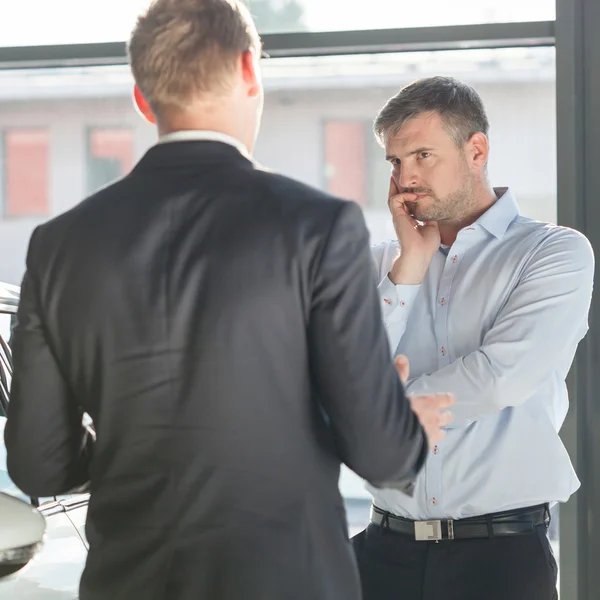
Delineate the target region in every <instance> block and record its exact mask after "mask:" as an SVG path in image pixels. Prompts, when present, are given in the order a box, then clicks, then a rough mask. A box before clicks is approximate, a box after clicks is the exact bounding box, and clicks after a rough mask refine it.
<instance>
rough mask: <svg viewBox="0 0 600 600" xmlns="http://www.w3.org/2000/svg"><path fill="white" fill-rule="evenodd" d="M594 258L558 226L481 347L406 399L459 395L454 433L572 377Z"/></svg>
mask: <svg viewBox="0 0 600 600" xmlns="http://www.w3.org/2000/svg"><path fill="white" fill-rule="evenodd" d="M593 276H594V255H593V250H592V247H591V245H590V243H589V242H588V241H587V239H586V238H585V237H584V236H583V235H581V234H580V233H578V232H576V231H574V230H570V229H566V228H556V229H555V230H554V231H553V232H551V233H550V235H548V236H547V237H546V238H545V240H544V241H543V242H542V243H541V244H540V245H539V246H538V248H537V249H536V251H535V252H534V253H533V254H532V256H531V258H530V259H529V260H528V263H527V264H526V265H525V268H524V271H523V275H522V277H521V279H520V282H519V284H518V285H517V286H516V288H515V289H514V291H513V292H512V294H511V295H510V297H509V299H508V301H507V303H506V305H505V306H504V308H503V309H502V310H501V311H500V313H499V314H498V316H497V318H496V320H495V322H494V324H493V326H492V328H491V329H490V330H489V331H488V333H487V334H486V335H485V337H484V339H483V343H482V345H481V347H480V348H479V349H477V350H476V351H474V352H471V353H470V354H467V355H466V356H463V357H461V358H459V359H457V360H455V361H454V362H452V363H451V364H450V365H448V366H446V367H444V368H442V369H440V370H439V371H436V372H435V373H432V374H431V375H423V376H421V377H418V378H417V379H415V380H413V381H411V382H410V384H409V386H408V388H407V393H409V394H411V395H415V394H429V393H436V392H451V393H453V394H455V395H456V405H455V406H454V407H453V409H452V413H453V415H454V422H453V424H452V425H451V428H456V427H460V426H464V425H466V424H468V423H470V422H473V421H476V420H478V419H481V418H482V417H485V416H486V415H490V414H494V413H497V412H499V411H501V410H503V409H504V408H507V407H511V406H518V405H520V404H523V403H524V402H526V401H527V400H528V399H529V398H531V397H532V396H533V395H534V394H535V393H536V392H537V391H538V390H539V389H540V388H541V387H542V386H543V385H544V382H545V381H547V379H548V378H549V377H550V376H551V375H552V374H553V373H557V372H558V373H559V374H560V376H561V377H566V375H567V373H568V371H569V369H570V366H571V363H572V361H573V358H574V355H575V351H576V349H577V345H578V344H579V342H580V341H581V339H582V338H583V337H584V336H585V334H586V332H587V329H588V322H587V319H588V311H589V308H590V303H591V294H592V287H593Z"/></svg>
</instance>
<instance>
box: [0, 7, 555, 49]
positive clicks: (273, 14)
mask: <svg viewBox="0 0 600 600" xmlns="http://www.w3.org/2000/svg"><path fill="white" fill-rule="evenodd" d="M148 4H149V0H103V2H82V1H81V0H53V1H52V2H48V1H47V0H29V1H28V2H4V3H3V6H2V19H1V20H0V44H1V45H2V46H29V45H31V46H36V45H45V44H82V43H91V42H117V41H124V40H126V39H127V38H128V37H129V34H130V32H131V30H132V28H133V26H134V24H135V19H136V17H137V16H138V14H140V13H141V12H142V11H143V10H145V8H146V7H147V6H148ZM247 4H249V6H250V10H251V11H252V13H253V15H254V18H255V20H256V24H257V26H258V29H259V31H260V32H261V33H275V32H277V33H279V32H296V31H340V30H345V31H349V30H358V29H382V28H383V29H386V28H395V27H431V26H437V25H465V24H471V23H508V22H517V21H547V20H548V21H551V20H554V19H555V18H556V10H555V2H554V0H536V1H529V2H523V1H522V0H503V1H502V2H499V1H498V0H480V1H479V2H473V1H472V0H454V1H453V2H449V1H448V0H429V2H427V3H425V4H423V3H421V4H419V3H409V2H398V0H370V1H369V2H359V3H356V4H354V5H352V8H348V5H346V4H344V3H343V2H340V0H249V1H248V2H247ZM32 14H33V15H35V18H33V19H32V18H31V15H32ZM64 15H69V18H68V19H65V18H64ZM15 23H27V27H15Z"/></svg>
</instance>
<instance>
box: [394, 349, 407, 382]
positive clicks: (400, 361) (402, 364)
mask: <svg viewBox="0 0 600 600" xmlns="http://www.w3.org/2000/svg"><path fill="white" fill-rule="evenodd" d="M395 363H396V369H397V371H398V375H400V381H402V383H403V384H405V383H406V382H407V381H408V375H409V373H410V364H409V362H408V358H406V356H403V355H400V356H397V357H396V360H395Z"/></svg>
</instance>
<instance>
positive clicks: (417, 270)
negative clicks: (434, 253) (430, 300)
mask: <svg viewBox="0 0 600 600" xmlns="http://www.w3.org/2000/svg"><path fill="white" fill-rule="evenodd" d="M402 258H403V257H402V256H400V257H398V259H397V260H396V262H395V263H394V264H393V265H392V268H391V270H390V272H389V273H388V277H389V279H390V281H391V282H392V283H393V284H394V285H420V284H421V283H423V279H425V274H426V273H427V269H428V268H429V265H428V264H427V265H423V264H420V262H421V261H419V262H417V261H409V260H406V259H404V260H403V259H402Z"/></svg>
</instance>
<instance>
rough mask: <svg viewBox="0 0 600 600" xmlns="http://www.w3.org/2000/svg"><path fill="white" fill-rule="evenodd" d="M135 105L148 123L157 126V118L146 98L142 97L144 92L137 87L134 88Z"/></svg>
mask: <svg viewBox="0 0 600 600" xmlns="http://www.w3.org/2000/svg"><path fill="white" fill-rule="evenodd" d="M133 104H134V106H135V108H136V110H137V111H138V113H139V114H140V115H141V116H142V117H143V118H144V119H146V121H148V123H151V124H152V125H156V117H155V116H154V113H153V112H152V109H151V108H150V105H149V104H148V102H147V101H146V98H144V96H143V95H142V92H141V91H140V88H139V87H138V86H137V85H135V86H134V87H133Z"/></svg>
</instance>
